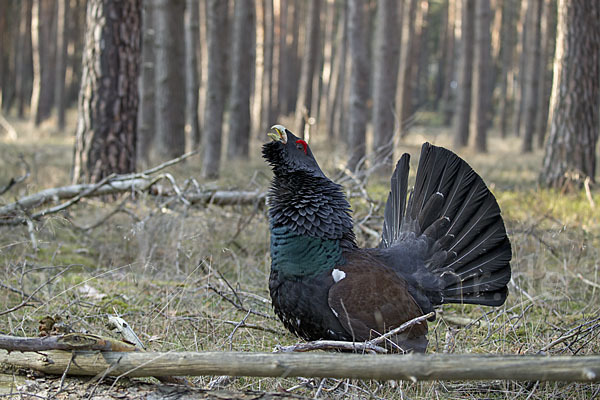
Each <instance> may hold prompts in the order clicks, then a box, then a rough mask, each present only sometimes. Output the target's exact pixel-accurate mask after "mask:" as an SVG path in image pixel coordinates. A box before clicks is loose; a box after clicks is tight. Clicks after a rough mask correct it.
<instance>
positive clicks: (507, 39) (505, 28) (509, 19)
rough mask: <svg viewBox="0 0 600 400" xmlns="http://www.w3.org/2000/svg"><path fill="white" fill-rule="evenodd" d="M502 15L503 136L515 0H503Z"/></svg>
mask: <svg viewBox="0 0 600 400" xmlns="http://www.w3.org/2000/svg"><path fill="white" fill-rule="evenodd" d="M503 5H504V11H503V12H504V16H503V18H502V27H501V30H502V32H501V35H500V36H501V37H502V41H503V43H502V45H501V47H500V59H501V61H500V64H501V65H500V72H499V75H500V77H499V80H500V83H499V85H500V95H499V105H498V115H499V118H500V135H501V136H502V137H503V138H505V137H506V136H507V135H508V122H509V116H510V112H509V111H510V101H509V97H510V96H509V94H508V89H509V75H510V72H511V67H512V64H513V54H514V51H515V44H516V43H515V38H516V24H515V19H516V18H515V8H516V4H515V0H503Z"/></svg>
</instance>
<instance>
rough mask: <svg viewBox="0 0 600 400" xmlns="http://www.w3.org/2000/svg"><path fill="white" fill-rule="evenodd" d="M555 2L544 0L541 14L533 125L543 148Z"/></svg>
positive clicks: (550, 80)
mask: <svg viewBox="0 0 600 400" xmlns="http://www.w3.org/2000/svg"><path fill="white" fill-rule="evenodd" d="M555 5H556V2H555V1H553V0H544V10H543V14H542V26H541V30H542V39H541V55H540V58H541V63H542V65H541V68H540V85H539V95H538V113H537V121H536V123H535V127H536V135H537V146H538V147H539V148H543V147H544V140H545V139H546V136H547V135H546V131H547V129H548V111H549V109H550V96H551V94H552V61H553V60H554V49H555V48H556V7H555Z"/></svg>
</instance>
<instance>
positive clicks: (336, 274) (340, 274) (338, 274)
mask: <svg viewBox="0 0 600 400" xmlns="http://www.w3.org/2000/svg"><path fill="white" fill-rule="evenodd" d="M331 276H332V277H333V280H334V282H336V283H337V282H339V281H341V280H342V279H344V278H345V277H346V273H345V272H344V271H341V270H339V269H337V268H336V269H334V270H333V271H331Z"/></svg>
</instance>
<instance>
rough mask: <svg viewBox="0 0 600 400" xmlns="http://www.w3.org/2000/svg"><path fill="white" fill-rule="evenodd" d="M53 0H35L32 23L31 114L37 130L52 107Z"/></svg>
mask: <svg viewBox="0 0 600 400" xmlns="http://www.w3.org/2000/svg"><path fill="white" fill-rule="evenodd" d="M55 6H56V0H35V10H36V15H35V18H33V20H32V31H33V30H34V31H35V35H33V36H32V42H33V48H34V52H35V53H36V54H35V57H34V59H33V62H34V81H33V93H32V96H31V112H32V115H33V121H34V123H35V125H36V126H38V125H39V124H40V123H41V122H42V121H44V120H46V119H47V118H48V117H50V113H51V111H52V105H53V104H54V83H53V81H54V79H55V72H54V71H55V65H56V40H55V39H56V18H54V16H55V14H56V7H55Z"/></svg>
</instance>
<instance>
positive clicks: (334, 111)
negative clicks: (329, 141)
mask: <svg viewBox="0 0 600 400" xmlns="http://www.w3.org/2000/svg"><path fill="white" fill-rule="evenodd" d="M337 29H338V31H337V34H336V42H337V47H338V49H337V50H336V56H335V61H336V62H335V64H336V65H335V67H333V68H334V73H335V75H334V76H333V77H332V79H333V81H334V82H333V87H332V89H331V91H330V94H331V96H330V97H329V100H328V104H329V105H330V106H329V105H328V107H327V110H328V111H327V132H330V133H331V134H332V136H333V137H334V138H336V139H339V138H340V137H341V136H342V127H341V124H340V121H341V120H342V119H343V117H342V115H343V114H344V104H343V96H344V82H345V81H346V60H347V58H348V57H347V54H348V35H347V32H348V5H347V4H346V3H343V4H342V5H341V6H340V16H339V22H338V27H337ZM344 136H345V135H344Z"/></svg>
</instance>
